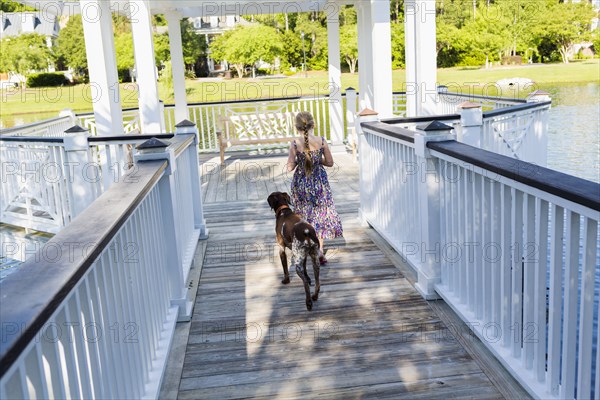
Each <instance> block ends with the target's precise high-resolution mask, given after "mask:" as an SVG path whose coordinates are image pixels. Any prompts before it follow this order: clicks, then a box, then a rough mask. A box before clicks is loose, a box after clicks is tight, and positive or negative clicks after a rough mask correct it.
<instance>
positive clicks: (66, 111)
mask: <svg viewBox="0 0 600 400" xmlns="http://www.w3.org/2000/svg"><path fill="white" fill-rule="evenodd" d="M58 116H59V117H69V122H70V125H71V126H74V125H79V121H78V119H77V115H76V114H75V111H73V110H72V109H70V108H65V109H64V110H62V111H61V112H59V113H58Z"/></svg>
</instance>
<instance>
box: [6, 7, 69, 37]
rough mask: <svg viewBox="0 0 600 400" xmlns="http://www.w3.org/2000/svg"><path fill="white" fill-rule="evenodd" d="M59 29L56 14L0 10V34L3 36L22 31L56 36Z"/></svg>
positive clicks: (13, 34) (14, 34) (21, 32)
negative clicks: (5, 11) (4, 11)
mask: <svg viewBox="0 0 600 400" xmlns="http://www.w3.org/2000/svg"><path fill="white" fill-rule="evenodd" d="M59 30H60V26H59V24H58V17H57V16H56V15H51V14H47V13H41V12H23V13H2V12H0V36H2V37H3V38H4V37H9V36H18V35H21V34H24V33H38V34H40V35H43V36H54V37H56V36H58V31H59Z"/></svg>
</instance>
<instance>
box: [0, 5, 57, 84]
mask: <svg viewBox="0 0 600 400" xmlns="http://www.w3.org/2000/svg"><path fill="white" fill-rule="evenodd" d="M59 31H60V24H59V17H58V16H56V15H51V14H49V13H42V12H18V13H4V12H0V39H5V38H8V37H16V36H20V35H23V34H26V33H37V34H39V35H42V36H44V37H45V38H46V46H48V48H52V46H53V45H54V43H55V41H56V38H58V32H59ZM54 71H55V66H54V64H53V63H49V64H48V72H54ZM24 81H25V77H24V76H22V75H20V74H10V73H9V74H0V83H2V84H7V83H8V84H9V85H11V84H12V85H17V84H19V83H22V82H24ZM5 82H7V83H5Z"/></svg>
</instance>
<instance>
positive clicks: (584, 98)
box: [543, 83, 600, 183]
mask: <svg viewBox="0 0 600 400" xmlns="http://www.w3.org/2000/svg"><path fill="white" fill-rule="evenodd" d="M543 89H544V90H546V91H548V92H550V94H551V96H552V109H551V110H550V115H549V121H548V168H552V169H554V170H557V171H561V172H565V173H567V174H570V175H575V176H577V177H580V178H583V179H587V180H590V181H594V182H599V183H600V84H599V83H589V84H584V85H563V86H558V87H557V86H554V87H543Z"/></svg>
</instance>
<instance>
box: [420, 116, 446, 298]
mask: <svg viewBox="0 0 600 400" xmlns="http://www.w3.org/2000/svg"><path fill="white" fill-rule="evenodd" d="M417 129H418V130H417V133H415V154H416V156H417V167H418V168H419V178H420V179H419V182H418V188H417V192H418V199H419V201H418V207H419V208H420V214H419V215H420V217H421V238H420V239H421V242H420V243H418V248H419V250H420V259H419V261H420V262H419V263H418V264H417V265H416V268H417V275H418V278H417V282H416V284H415V287H416V289H417V290H418V291H419V292H420V294H421V296H423V298H424V299H426V300H434V299H437V298H439V296H438V294H437V293H436V291H435V288H434V285H435V284H437V283H439V282H440V281H441V276H442V274H441V264H442V243H441V225H440V206H441V205H440V201H441V200H440V187H441V184H442V182H441V179H442V175H441V171H440V166H439V160H438V159H437V158H435V157H432V156H431V154H430V152H429V149H428V148H427V142H433V141H435V142H437V141H444V140H454V139H455V135H453V134H452V133H451V130H452V127H450V126H448V125H445V124H442V123H441V122H438V121H433V122H430V123H427V124H424V125H419V126H417Z"/></svg>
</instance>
